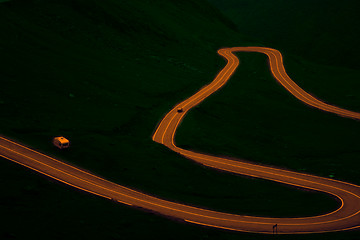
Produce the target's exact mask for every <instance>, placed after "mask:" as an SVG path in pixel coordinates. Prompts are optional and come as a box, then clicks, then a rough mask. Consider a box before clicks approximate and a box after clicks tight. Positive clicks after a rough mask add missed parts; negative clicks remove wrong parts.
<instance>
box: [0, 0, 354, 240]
mask: <svg viewBox="0 0 360 240" xmlns="http://www.w3.org/2000/svg"><path fill="white" fill-rule="evenodd" d="M0 20H1V21H0V31H1V37H0V53H1V54H0V66H1V71H0V76H1V84H2V85H1V87H0V108H1V111H0V126H1V128H0V134H1V135H4V136H6V137H10V138H12V139H14V140H16V141H19V142H22V143H24V144H26V145H27V146H30V147H32V148H35V149H37V150H39V151H41V152H44V153H46V154H49V155H52V156H55V157H57V158H59V159H63V160H64V161H67V162H71V163H72V164H74V165H76V166H79V167H81V168H84V169H88V170H89V171H91V172H93V173H95V174H98V175H100V176H103V177H105V178H107V179H109V180H111V181H115V182H117V183H119V184H122V185H125V186H128V187H131V188H134V189H137V190H139V191H142V192H145V193H149V194H151V195H155V196H159V197H161V198H164V199H169V200H173V201H177V202H183V203H187V204H191V205H195V206H201V207H205V208H209V209H215V210H221V211H227V212H232V213H239V214H250V215H258V216H278V217H281V216H291V217H293V216H309V215H314V214H321V213H324V212H328V211H330V210H333V209H335V208H336V207H337V206H338V204H339V203H338V202H336V200H334V199H332V198H329V197H328V196H325V195H324V194H320V193H314V192H311V191H303V190H298V189H296V188H291V187H288V186H282V185H279V184H275V183H271V182H268V181H264V180H258V179H252V178H244V177H240V176H236V175H232V174H228V173H224V172H219V171H216V170H213V169H209V168H205V167H202V166H199V165H198V164H195V163H193V162H191V161H189V160H187V159H184V158H183V157H181V156H178V155H177V154H175V153H173V152H171V151H169V150H167V149H166V148H165V147H163V146H160V145H159V144H156V143H154V142H153V141H152V140H151V136H152V133H153V131H154V130H155V127H156V125H157V123H158V122H159V121H160V120H161V117H162V116H163V115H164V114H166V113H167V111H168V110H169V109H170V108H171V107H172V106H173V105H175V104H176V103H177V102H179V101H181V100H183V99H184V98H186V97H188V96H190V95H191V94H193V93H194V92H196V91H197V89H199V88H201V87H202V86H203V85H204V84H207V83H208V82H210V81H211V80H212V79H213V78H214V76H215V75H216V73H217V72H218V71H219V70H220V69H221V68H222V67H223V66H224V64H225V62H224V61H223V60H222V59H221V58H220V57H219V56H218V55H217V54H216V51H217V49H219V48H221V47H232V46H246V45H258V43H257V42H251V41H250V40H249V39H250V37H247V36H246V35H244V34H242V33H243V31H241V30H240V31H238V30H236V29H237V27H236V26H235V25H234V24H233V23H232V22H231V21H229V20H228V19H227V18H226V17H224V16H223V15H222V14H221V13H220V11H218V10H217V9H216V8H214V7H212V6H211V5H209V4H208V3H207V2H206V1H205V0H196V1H195V0H185V1H176V0H166V1H165V0H158V1H148V0H146V1H145V0H131V1H130V0H128V1H117V0H87V1H86V0H52V1H46V0H10V1H1V2H0ZM244 33H245V32H244ZM241 61H242V64H241V70H240V69H239V70H238V73H237V75H236V76H238V78H239V81H237V80H236V79H237V78H235V80H234V82H231V83H230V84H233V83H234V85H229V87H225V88H224V89H223V90H224V92H220V93H219V94H215V95H214V96H213V97H211V98H210V99H209V102H207V101H206V102H205V103H204V104H209V107H210V108H209V107H206V106H207V105H201V106H200V107H199V108H197V109H195V110H194V111H192V112H191V113H190V114H189V117H188V118H189V119H187V118H186V119H185V121H184V123H183V125H182V127H181V128H180V131H179V134H178V138H177V140H178V141H179V144H182V145H188V146H189V147H190V148H195V149H198V150H200V151H208V152H209V153H214V154H226V155H230V156H235V157H245V156H246V157H248V154H250V153H249V151H248V150H250V148H248V149H247V151H245V152H242V151H241V150H242V149H243V148H244V147H243V145H241V146H240V147H239V148H238V147H237V146H236V139H238V138H239V137H242V135H241V134H240V133H241V130H240V127H243V126H244V125H246V124H248V123H249V122H250V121H251V117H252V116H251V114H250V113H251V112H252V111H250V110H249V109H248V111H249V115H248V118H244V120H243V121H244V125H243V126H241V125H240V124H238V122H237V121H235V122H233V123H232V124H235V125H236V124H238V125H237V126H236V129H235V131H233V132H232V133H233V135H231V134H230V133H229V132H226V131H228V130H227V129H226V126H225V125H226V124H225V125H224V124H222V123H223V122H221V124H220V126H216V125H215V126H216V127H215V128H217V127H218V129H215V130H216V131H214V125H213V124H214V122H212V121H211V119H208V115H209V111H210V112H211V114H214V117H215V118H217V119H218V120H224V119H230V118H231V116H230V115H231V114H234V115H233V116H237V117H239V116H241V114H242V111H243V109H240V108H239V107H238V106H239V105H240V104H239V103H243V102H246V103H247V104H249V108H251V106H250V103H251V102H252V100H251V99H250V98H248V99H247V98H246V96H248V97H251V96H252V95H253V92H251V91H250V89H247V90H245V89H246V88H244V86H242V85H238V84H242V83H244V81H242V78H243V77H244V76H246V77H247V79H249V81H251V80H254V81H255V80H256V79H258V78H259V75H261V76H260V79H262V77H263V75H264V77H266V78H268V80H269V78H271V77H270V76H269V73H268V72H267V71H266V70H267V66H266V64H265V61H264V58H261V57H260V58H259V57H258V56H248V57H246V58H244V61H243V60H241ZM245 62H247V63H245ZM243 64H244V65H243ZM288 66H289V67H290V69H291V70H292V71H293V72H294V73H295V74H300V76H302V77H300V78H299V80H300V82H301V84H302V85H304V86H307V87H308V89H310V90H314V92H315V90H317V88H321V85H316V84H313V83H312V81H311V79H310V80H309V79H307V78H306V76H307V74H306V73H307V72H306V71H305V72H302V71H299V69H301V70H303V69H305V70H307V71H312V72H314V71H315V72H316V74H318V75H321V74H322V73H323V72H324V71H325V69H324V68H318V67H323V66H318V65H312V64H311V63H309V62H307V61H305V60H302V59H301V58H297V57H296V56H291V61H289V62H288V65H287V67H288ZM254 68H256V70H254ZM318 69H320V70H318ZM342 70H343V69H341V68H338V69H337V71H338V74H340V73H343V71H342ZM256 71H258V74H259V75H256V74H255V72H256ZM331 73H333V72H331ZM241 74H244V75H243V76H242V75H241ZM346 74H347V76H348V77H349V78H350V77H353V76H355V75H356V74H357V73H356V72H355V73H354V72H351V71H348V70H346ZM315 76H316V75H315ZM336 76H337V75H330V73H329V78H331V79H332V82H333V85H332V88H331V89H330V90H334V91H337V89H338V87H337V85H336V82H335V77H336ZM271 80H273V79H270V80H269V81H268V84H265V85H264V87H263V90H262V92H260V93H264V92H265V93H266V92H267V93H268V95H266V94H265V96H267V97H273V94H272V93H271V91H273V90H274V88H276V87H278V86H277V85H276V84H273V82H271ZM235 82H237V83H235ZM254 84H255V85H256V86H260V85H261V84H262V82H254ZM354 86H356V85H353V87H348V92H346V94H348V95H351V97H349V98H347V99H345V100H343V102H339V104H341V105H342V106H350V107H353V109H360V107H359V106H358V105H356V104H357V102H358V101H357V99H358V98H359V97H360V96H358V95H356V87H354ZM328 90H329V89H328ZM239 91H240V92H241V94H238V92H239ZM274 91H279V92H280V93H279V98H277V97H275V100H271V101H272V102H271V104H276V103H278V102H279V101H280V102H282V104H283V105H281V107H283V108H284V109H286V110H288V109H289V108H292V106H293V105H294V104H295V105H296V106H301V107H300V108H301V109H303V111H304V112H305V111H306V112H307V111H308V108H307V107H306V106H303V105H302V104H301V103H297V102H296V101H295V100H290V99H291V96H287V95H286V93H284V92H281V91H282V89H281V88H278V89H277V90H274ZM338 91H341V90H338ZM330 92H331V91H330ZM319 94H324V95H323V96H325V97H326V94H329V91H326V90H322V91H320V92H319ZM280 95H281V96H280ZM256 96H257V95H256ZM216 97H219V99H218V100H217V101H220V104H218V105H216V104H217V103H215V102H214V100H215V98H216ZM237 97H239V98H242V99H237ZM243 97H244V98H243ZM258 97H259V102H255V103H254V104H263V105H266V104H267V101H268V99H267V98H266V99H265V97H263V98H264V99H260V98H261V96H260V94H259V96H258ZM340 97H341V95H339V96H338V97H334V99H331V100H334V101H337V100H338V99H340ZM226 101H228V102H226ZM212 104H215V105H212ZM203 106H205V108H203ZM223 106H225V108H222V107H223ZM255 107H257V105H254V106H253V109H255ZM300 108H297V110H296V109H295V110H294V111H295V112H296V111H298V109H300ZM224 109H225V110H226V112H224V111H225V110H224ZM301 111H302V110H301ZM310 111H312V112H316V110H310ZM196 114H197V115H196ZM199 114H200V115H199ZM218 114H224V115H223V116H219V115H218ZM226 114H228V115H226ZM268 114H269V115H271V114H272V113H271V112H270V109H269V113H268ZM314 114H316V113H314ZM195 115H196V116H195ZM319 115H320V113H319ZM194 116H195V118H197V119H194ZM199 116H200V117H199ZM312 116H313V118H312V120H318V119H322V118H324V120H326V121H327V120H329V119H330V118H332V119H336V120H331V121H330V123H329V126H330V127H332V126H334V127H336V126H337V125H331V124H341V126H343V124H347V123H349V126H346V127H344V131H350V130H354V129H355V128H356V126H355V124H354V123H352V122H351V121H349V120H338V119H339V118H337V117H331V116H327V115H326V116H325V117H322V116H315V115H312ZM241 117H242V116H241ZM256 117H258V116H256ZM263 117H264V116H263ZM265 117H266V116H265ZM199 119H200V120H201V122H202V123H203V124H204V125H203V126H204V128H202V129H201V128H200V129H197V127H194V126H191V125H192V124H195V125H196V124H198V123H199V122H200V121H199ZM291 120H292V121H295V120H296V119H295V118H294V119H291ZM271 121H273V122H274V121H276V120H274V119H272V120H271ZM273 122H272V124H273ZM218 123H219V122H217V123H216V124H218ZM254 124H255V122H254ZM229 126H230V125H229ZM260 126H261V127H265V128H266V126H262V125H261V124H260V125H259V127H260ZM245 128H246V129H245V131H247V135H246V134H245V136H247V137H248V136H249V132H251V131H252V132H253V134H254V136H255V137H254V138H256V136H259V139H260V141H263V140H262V138H264V137H260V135H261V134H263V132H264V130H262V128H258V129H257V130H253V129H252V128H250V127H245ZM315 128H316V126H312V127H311V128H309V131H312V130H314V129H315ZM199 130H203V131H206V132H207V133H206V134H207V135H206V137H205V138H204V136H203V135H204V134H203V133H201V132H200V131H199ZM222 130H223V132H222ZM282 131H286V128H284V129H282ZM338 132H341V131H338ZM357 133H358V131H357V130H354V133H353V135H352V137H353V138H352V139H355V135H356V134H357ZM194 134H199V136H196V135H194ZM212 134H213V136H218V137H219V139H225V140H224V142H222V141H218V139H214V138H212V137H211V136H210V135H212ZM216 134H218V135H216ZM221 134H225V135H222V136H221ZM237 134H239V135H237ZM266 134H273V133H270V132H269V133H266ZM299 134H300V133H299ZM321 134H324V135H322V136H323V137H324V138H326V137H327V136H329V133H328V132H327V131H323V132H321ZM326 134H327V135H326ZM58 135H63V136H65V137H67V138H69V139H70V141H71V148H70V149H68V150H66V151H60V150H57V149H56V148H55V147H53V146H52V144H51V139H52V137H54V136H58ZM330 135H331V134H330ZM267 136H268V135H266V136H265V137H267ZM339 136H340V137H347V136H342V135H339ZM199 137H200V138H199ZM295 138H296V136H295V137H293V138H292V140H294V139H295ZM196 139H199V141H201V142H198V143H196V142H194V141H195V140H196ZM241 141H242V142H241V143H243V141H245V140H244V139H242V140H241ZM284 141H286V139H285V140H284ZM294 141H295V140H294ZM268 142H271V141H268ZM274 143H277V142H274ZM247 144H249V145H250V144H252V143H251V142H249V143H247ZM221 145H225V147H222V146H221ZM211 146H213V147H211ZM272 146H273V145H271V144H270V143H269V145H267V148H268V149H271V148H272ZM296 146H297V145H296V144H295V143H294V144H293V145H291V147H293V148H295V147H296ZM354 146H355V145H351V146H349V148H348V149H345V150H349V149H350V150H351V149H352V147H354ZM253 147H254V148H255V146H253ZM293 150H294V151H296V150H297V151H299V149H293ZM350 150H349V151H350ZM309 151H310V150H309ZM324 151H325V150H324ZM286 153H287V154H288V152H286ZM347 153H348V152H345V154H347ZM265 154H268V152H266V151H264V152H262V153H256V154H255V153H254V156H249V160H253V161H260V162H263V163H267V164H270V165H271V164H272V165H279V166H281V167H288V168H293V167H294V164H296V163H294V162H292V163H291V164H289V165H286V164H285V162H286V160H287V159H286V157H287V156H288V155H283V156H280V158H279V159H281V160H282V161H277V162H276V161H272V159H274V158H276V157H278V155H274V156H273V155H272V156H271V157H270V158H268V159H264V155H265ZM270 154H272V153H271V152H270ZM319 154H320V153H319ZM349 154H350V155H345V157H348V158H351V157H352V156H353V155H351V152H350V153H349ZM354 154H355V155H354V156H355V157H357V156H358V155H357V154H358V153H354ZM345 157H344V158H345ZM319 166H321V162H320V161H319V165H318V166H316V167H315V168H314V169H312V168H311V167H310V168H308V170H309V171H310V172H311V171H313V172H316V171H317V170H318V167H319ZM344 166H345V165H344ZM296 167H297V166H295V168H296ZM0 168H1V169H2V170H1V180H2V181H1V185H0V186H1V188H2V194H1V202H0V211H1V212H2V213H3V216H4V218H5V223H3V225H2V229H1V230H0V238H1V239H143V238H147V237H149V236H151V237H152V238H154V239H238V238H243V239H254V238H256V239H267V238H268V236H263V235H256V234H248V233H234V232H228V231H221V230H217V229H210V228H204V227H200V226H194V225H189V224H185V223H183V222H181V221H179V220H175V219H168V218H166V217H164V216H158V215H156V214H154V213H149V212H143V210H140V209H136V208H130V207H127V206H123V205H120V204H115V203H113V202H111V201H108V200H105V199H101V198H98V197H95V196H92V195H90V194H87V193H83V192H81V191H77V190H74V189H72V188H69V187H68V186H66V185H63V184H59V183H57V182H56V181H53V180H51V179H49V178H46V177H44V176H41V175H39V174H37V173H34V172H32V171H30V170H28V169H25V168H23V167H21V166H18V165H16V164H14V163H11V162H9V161H8V160H5V159H1V161H0ZM327 171H328V168H326V172H324V175H326V174H328V172H327ZM344 171H346V170H344ZM349 171H350V170H349ZM345 173H346V172H344V174H345ZM336 174H337V172H336ZM341 174H343V173H341ZM336 176H337V175H336ZM339 176H341V177H342V175H339ZM354 176H355V174H353V175H349V179H351V180H352V179H353V177H354ZM345 180H347V179H346V178H345ZM354 182H355V181H354ZM355 183H356V182H355ZM224 186H226V187H224ZM279 196H281V198H280V199H279ZM351 234H352V233H350V234H347V235H346V236H352V235H351ZM322 236H324V239H326V238H325V237H327V236H329V235H326V234H325V235H322ZM331 236H345V235H343V234H342V233H340V235H336V234H335V235H334V234H332V235H331ZM302 237H303V236H302ZM283 239H286V236H285V238H283ZM292 239H296V238H292ZM299 239H300V238H299ZM302 239H305V238H302ZM306 239H317V238H316V237H315V238H314V237H313V236H311V235H310V236H307V237H306Z"/></svg>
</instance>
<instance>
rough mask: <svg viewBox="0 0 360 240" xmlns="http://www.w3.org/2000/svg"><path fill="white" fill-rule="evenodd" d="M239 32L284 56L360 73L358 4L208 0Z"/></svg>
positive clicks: (332, 0)
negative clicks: (234, 24) (337, 66)
mask: <svg viewBox="0 0 360 240" xmlns="http://www.w3.org/2000/svg"><path fill="white" fill-rule="evenodd" d="M208 1H209V2H211V3H212V4H214V5H215V6H217V7H219V9H221V10H222V12H223V13H224V14H225V15H226V16H228V17H229V18H230V19H231V20H233V21H234V23H236V25H237V27H238V29H239V30H240V31H241V32H242V33H243V34H247V35H249V36H252V37H254V38H256V39H257V40H259V41H262V42H263V43H264V44H266V45H267V46H270V47H274V48H277V49H279V50H281V51H282V52H289V53H293V54H296V55H299V56H303V57H305V58H307V59H308V60H311V61H316V62H318V63H324V64H327V65H341V66H346V67H351V68H355V69H359V66H360V65H359V64H358V60H357V59H358V56H359V55H360V47H359V40H358V36H359V35H360V29H359V28H358V27H357V26H358V25H359V23H360V15H359V13H358V9H359V1H356V0H345V1H336V0H327V1H321V0H304V1H288V0H272V1H268V0H258V1H252V0H226V1H223V0H208Z"/></svg>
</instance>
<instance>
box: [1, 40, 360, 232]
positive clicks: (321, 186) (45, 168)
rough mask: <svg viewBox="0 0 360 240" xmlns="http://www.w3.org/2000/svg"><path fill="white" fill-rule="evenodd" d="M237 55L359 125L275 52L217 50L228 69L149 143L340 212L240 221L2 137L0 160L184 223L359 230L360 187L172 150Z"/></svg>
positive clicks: (283, 229) (227, 75) (164, 124)
mask: <svg viewBox="0 0 360 240" xmlns="http://www.w3.org/2000/svg"><path fill="white" fill-rule="evenodd" d="M237 51H243V52H260V53H264V54H266V55H267V56H268V57H269V64H270V68H271V71H272V73H273V75H274V77H275V78H276V79H277V80H278V81H279V82H280V83H281V84H282V85H283V86H284V87H285V88H286V89H287V90H288V91H289V92H290V93H292V94H293V95H294V96H295V97H296V98H298V99H299V100H301V101H303V102H305V103H306V104H309V105H311V106H313V107H316V108H319V109H321V110H324V111H328V112H333V113H336V114H339V115H341V116H344V117H350V118H355V119H360V114H359V113H356V112H352V111H348V110H344V109H341V108H338V107H334V106H331V105H328V104H325V103H323V102H321V101H319V100H317V99H315V98H314V97H312V96H311V95H309V94H308V93H306V92H305V91H304V90H302V89H301V88H300V87H298V86H297V85H296V84H295V83H294V82H293V81H292V80H291V79H290V78H289V76H288V75H287V74H286V72H285V69H284V66H283V63H282V56H281V54H280V52H279V51H277V50H274V49H270V48H262V47H238V48H226V49H220V50H219V51H218V53H219V54H220V55H222V56H223V57H224V58H226V59H227V61H228V63H227V65H226V66H225V67H224V68H223V69H222V70H221V72H220V73H219V74H218V75H217V77H216V78H215V79H214V80H213V82H212V83H211V84H209V85H207V86H206V87H204V88H202V89H201V90H200V91H198V92H197V93H196V94H194V95H193V96H191V97H190V98H188V99H186V100H185V101H183V102H181V103H179V104H178V105H176V106H175V107H174V108H173V109H172V110H171V111H170V112H169V113H168V114H167V115H166V116H165V117H164V118H163V120H162V121H161V123H160V124H159V126H158V127H157V129H156V131H155V133H154V135H153V140H154V141H156V142H158V143H161V144H164V145H165V146H167V147H168V148H170V149H172V150H173V151H175V152H178V153H179V154H182V155H184V156H185V157H187V158H190V159H193V160H194V161H196V162H199V163H201V164H203V165H206V166H209V167H213V168H217V169H221V170H226V171H229V172H233V173H237V174H242V175H247V176H253V177H258V178H263V179H268V180H272V181H276V182H281V183H285V184H289V185H293V186H299V187H303V188H307V189H312V190H316V191H320V192H325V193H328V194H331V195H333V196H335V197H337V198H338V199H339V200H340V201H341V206H340V207H339V208H338V209H337V210H336V211H333V212H331V213H328V214H324V215H321V216H314V217H307V218H262V217H252V216H240V215H234V214H228V213H222V212H216V211H210V210H205V209H200V208H196V207H191V206H187V205H183V204H179V203H174V202H169V201H165V200H162V199H159V198H156V197H153V196H150V195H147V194H143V193H140V192H138V191H134V190H131V189H129V188H126V187H123V186H120V185H117V184H115V183H113V182H109V181H107V180H105V179H102V178H100V177H97V176H94V175H92V174H90V173H87V172H85V171H83V170H80V169H78V168H76V167H73V166H70V165H68V164H66V163H63V162H60V161H58V160H56V159H53V158H51V157H49V156H45V155H43V154H41V153H38V152H35V151H33V150H31V149H29V148H26V147H24V146H22V145H20V144H18V143H14V142H12V141H10V140H7V139H5V138H2V137H0V156H3V157H5V158H7V159H9V160H11V161H14V162H17V163H19V164H22V165H24V166H26V167H29V168H31V169H33V170H35V171H38V172H40V173H43V174H45V175H47V176H49V177H51V178H54V179H57V180H59V181H61V182H64V183H66V184H69V185H71V186H73V187H76V188H79V189H82V190H84V191H88V192H91V193H93V194H96V195H99V196H102V197H105V198H109V199H114V200H116V201H119V202H122V203H124V204H128V205H133V206H138V207H142V208H145V209H149V210H152V211H155V212H158V213H161V214H164V215H167V216H172V217H176V218H179V219H183V220H185V221H187V222H190V223H195V224H201V225H206V226H212V227H217V228H224V229H231V230H236V231H247V232H258V233H272V231H273V228H272V227H273V225H274V224H278V232H279V233H315V232H328V231H340V230H346V229H354V228H358V227H359V225H360V187H359V186H356V185H353V184H350V183H346V182H341V181H337V180H333V179H327V178H322V177H317V176H312V175H307V174H301V173H296V172H292V171H286V170H282V169H276V168H273V167H265V166H259V165H256V164H250V163H247V162H243V161H241V160H238V161H234V160H230V159H226V158H220V157H214V156H210V155H205V154H200V153H196V152H191V151H188V150H184V149H181V148H178V147H176V145H175V143H174V136H175V131H176V129H177V127H178V126H179V123H180V121H181V120H182V118H183V117H184V116H185V114H186V113H187V112H188V111H189V110H190V109H191V108H192V107H194V106H196V105H197V104H199V103H200V102H201V101H203V100H204V99H205V98H206V97H208V96H209V95H210V94H212V93H213V92H215V91H216V90H218V89H219V88H220V87H222V86H223V85H224V84H225V83H226V81H227V80H228V79H229V78H230V76H231V75H232V74H233V73H234V71H235V69H236V68H237V66H238V65H239V60H238V58H237V57H236V56H235V55H234V54H233V52H237ZM178 108H183V112H177V109H178Z"/></svg>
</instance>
